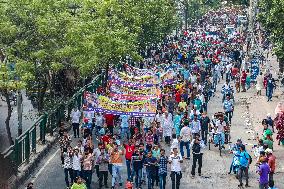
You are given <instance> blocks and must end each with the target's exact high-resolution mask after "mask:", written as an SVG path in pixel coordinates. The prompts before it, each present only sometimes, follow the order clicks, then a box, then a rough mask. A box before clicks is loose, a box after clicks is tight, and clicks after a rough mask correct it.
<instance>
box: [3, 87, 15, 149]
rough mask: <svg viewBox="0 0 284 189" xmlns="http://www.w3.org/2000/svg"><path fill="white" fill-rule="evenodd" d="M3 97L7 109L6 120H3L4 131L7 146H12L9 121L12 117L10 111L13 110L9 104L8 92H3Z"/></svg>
mask: <svg viewBox="0 0 284 189" xmlns="http://www.w3.org/2000/svg"><path fill="white" fill-rule="evenodd" d="M3 95H4V97H5V100H6V102H7V107H8V115H7V118H6V120H5V125H6V131H7V135H8V140H9V144H10V145H13V144H14V141H13V138H12V134H11V129H10V119H11V116H12V110H13V109H12V106H11V102H10V99H9V94H8V91H7V90H5V91H3Z"/></svg>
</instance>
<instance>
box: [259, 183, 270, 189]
mask: <svg viewBox="0 0 284 189" xmlns="http://www.w3.org/2000/svg"><path fill="white" fill-rule="evenodd" d="M259 189H268V183H266V184H260V183H259Z"/></svg>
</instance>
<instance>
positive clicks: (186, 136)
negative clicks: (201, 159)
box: [180, 120, 191, 159]
mask: <svg viewBox="0 0 284 189" xmlns="http://www.w3.org/2000/svg"><path fill="white" fill-rule="evenodd" d="M190 139H191V130H190V128H189V122H188V120H185V122H184V126H183V128H182V129H181V130H180V153H181V156H182V157H183V158H184V151H183V147H184V146H185V148H186V159H190Z"/></svg>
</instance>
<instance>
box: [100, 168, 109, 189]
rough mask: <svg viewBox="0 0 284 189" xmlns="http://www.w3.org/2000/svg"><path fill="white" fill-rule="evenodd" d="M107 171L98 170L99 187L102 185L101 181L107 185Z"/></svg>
mask: <svg viewBox="0 0 284 189" xmlns="http://www.w3.org/2000/svg"><path fill="white" fill-rule="evenodd" d="M107 178H108V171H100V172H99V187H102V185H103V181H104V185H105V186H107Z"/></svg>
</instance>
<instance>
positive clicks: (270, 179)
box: [269, 172, 274, 181]
mask: <svg viewBox="0 0 284 189" xmlns="http://www.w3.org/2000/svg"><path fill="white" fill-rule="evenodd" d="M273 175H274V173H272V172H270V173H269V181H274V180H273Z"/></svg>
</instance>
